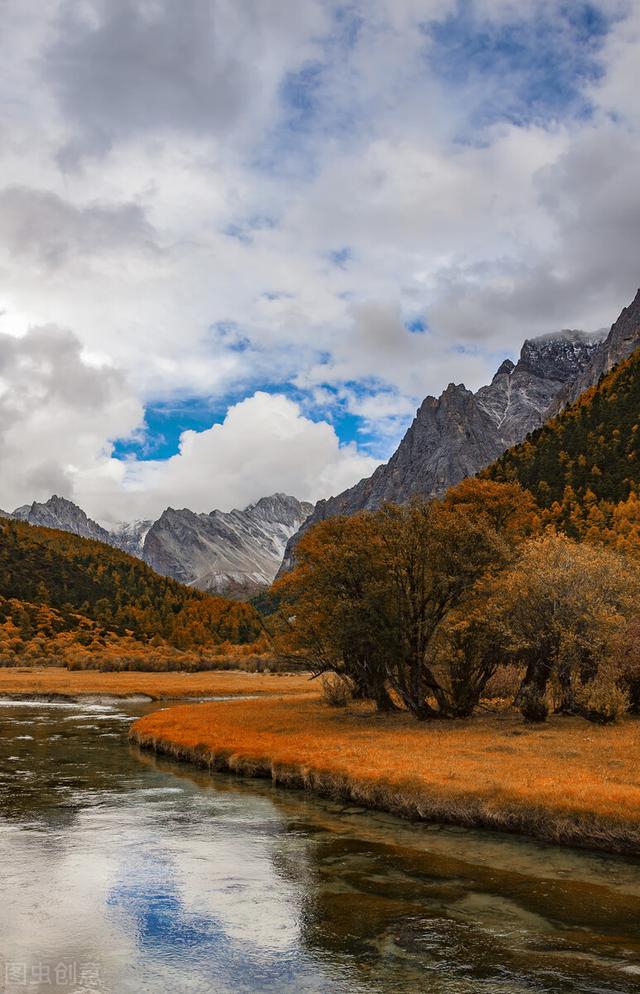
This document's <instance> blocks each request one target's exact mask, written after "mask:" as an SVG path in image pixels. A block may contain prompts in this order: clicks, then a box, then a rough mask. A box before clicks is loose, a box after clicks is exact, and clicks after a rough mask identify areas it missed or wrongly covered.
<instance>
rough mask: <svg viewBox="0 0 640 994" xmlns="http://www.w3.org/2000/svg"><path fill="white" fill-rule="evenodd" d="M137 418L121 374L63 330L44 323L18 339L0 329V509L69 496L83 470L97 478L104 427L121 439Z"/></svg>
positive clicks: (105, 451) (106, 449)
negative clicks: (95, 360) (89, 356)
mask: <svg viewBox="0 0 640 994" xmlns="http://www.w3.org/2000/svg"><path fill="white" fill-rule="evenodd" d="M142 416H143V409H142V405H141V404H140V401H139V400H138V398H137V397H135V396H134V395H133V393H132V392H131V390H130V389H129V387H128V385H127V383H126V380H125V377H124V376H123V374H122V373H121V372H120V371H119V370H116V369H113V368H109V367H101V368H100V367H96V366H93V365H91V364H89V363H88V362H87V361H86V359H84V358H83V356H82V350H81V345H80V342H79V341H78V339H77V338H76V337H75V336H74V335H73V334H72V333H71V332H69V331H66V330H64V329H61V328H57V327H55V326H51V325H50V326H46V327H39V328H33V329H32V330H31V331H30V332H29V333H28V334H27V335H25V336H24V337H23V338H16V337H13V336H11V335H6V334H0V465H2V474H1V477H0V506H2V507H3V508H4V509H5V510H13V508H14V507H15V506H16V505H17V504H19V503H23V502H25V501H27V500H29V501H31V500H42V499H46V498H47V497H50V496H51V494H52V493H58V494H60V495H61V496H67V497H72V496H74V495H75V494H76V488H77V481H78V479H79V478H80V477H81V476H82V475H83V474H84V475H88V476H93V475H95V476H96V477H98V476H100V475H101V474H104V473H105V469H106V468H107V467H108V465H109V462H110V459H109V457H110V449H111V447H110V444H109V435H108V434H106V433H105V427H106V426H108V428H107V431H108V432H111V433H113V434H112V436H111V437H117V436H127V435H129V434H130V433H131V432H132V431H134V430H135V428H136V427H137V426H138V425H139V424H140V423H141V421H142ZM114 468H115V469H117V466H116V467H114Z"/></svg>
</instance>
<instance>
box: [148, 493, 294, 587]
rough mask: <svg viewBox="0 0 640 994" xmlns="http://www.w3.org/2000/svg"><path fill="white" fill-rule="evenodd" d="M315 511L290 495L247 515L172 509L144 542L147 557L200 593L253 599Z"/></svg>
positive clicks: (269, 500)
mask: <svg viewBox="0 0 640 994" xmlns="http://www.w3.org/2000/svg"><path fill="white" fill-rule="evenodd" d="M312 510H313V505H311V504H306V503H303V502H300V501H298V500H296V499H295V497H287V496H286V495H285V494H274V495H273V496H271V497H263V498H262V499H261V500H259V501H258V502H257V503H256V504H251V505H250V506H249V507H247V508H245V509H244V510H243V511H240V510H233V511H229V512H223V511H211V513H210V514H196V513H194V512H193V511H189V510H186V509H183V510H181V511H176V510H174V509H173V508H167V510H166V511H165V512H164V513H163V514H162V515H161V517H160V518H159V519H158V520H157V521H156V522H155V523H154V524H153V525H152V526H151V528H150V530H149V532H148V534H147V536H146V538H145V540H144V547H143V558H144V560H145V562H147V563H149V565H151V566H152V567H153V568H154V569H155V570H156V572H158V573H162V574H163V575H166V576H172V577H174V578H175V579H177V580H180V581H181V582H183V583H188V584H190V585H192V586H194V587H197V588H198V589H200V590H208V591H215V592H217V593H221V592H225V593H227V594H231V595H233V596H238V597H241V596H251V595H252V594H255V593H257V592H258V591H260V590H261V589H263V588H265V587H267V586H269V584H270V583H271V582H272V581H273V579H274V577H275V575H276V572H277V570H278V567H279V565H280V563H281V562H282V557H283V554H284V551H285V548H286V545H287V541H288V539H289V538H290V537H291V535H293V534H294V533H295V532H297V531H298V529H299V528H300V526H301V525H302V524H303V522H304V521H305V519H306V518H307V517H308V516H309V514H310V513H311V512H312Z"/></svg>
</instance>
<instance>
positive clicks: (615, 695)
mask: <svg viewBox="0 0 640 994" xmlns="http://www.w3.org/2000/svg"><path fill="white" fill-rule="evenodd" d="M575 700H576V704H577V706H578V708H579V712H580V714H581V715H582V716H583V717H584V718H586V719H587V720H588V721H595V722H597V723H598V724H601V725H608V724H611V723H612V722H614V721H618V719H619V718H621V717H622V715H623V714H624V713H625V712H626V711H628V710H629V703H630V701H629V692H628V691H627V690H625V689H624V688H622V687H621V686H620V676H619V673H618V672H617V671H616V669H615V668H614V667H613V666H611V665H610V664H602V665H601V666H599V667H598V671H597V673H596V675H595V676H594V678H593V679H592V680H589V681H588V683H583V684H582V685H581V686H580V687H578V689H577V690H576V692H575Z"/></svg>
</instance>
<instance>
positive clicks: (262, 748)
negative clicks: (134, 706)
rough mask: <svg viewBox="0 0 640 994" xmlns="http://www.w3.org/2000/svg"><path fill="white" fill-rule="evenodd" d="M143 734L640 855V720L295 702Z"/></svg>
mask: <svg viewBox="0 0 640 994" xmlns="http://www.w3.org/2000/svg"><path fill="white" fill-rule="evenodd" d="M132 738H133V740H134V741H135V742H137V743H138V744H139V745H140V746H142V747H147V748H154V749H156V750H157V751H159V752H163V753H166V754H168V755H171V756H173V757H175V758H178V759H185V760H189V761H192V762H196V763H198V764H200V765H203V766H207V767H209V768H211V769H217V770H230V771H232V772H236V773H241V774H246V775H249V776H267V777H270V778H272V779H273V780H274V781H276V782H278V783H282V784H284V785H289V786H295V787H304V788H309V789H312V790H315V791H316V792H318V793H321V794H324V795H327V796H332V797H337V798H344V799H347V800H349V801H353V802H356V803H358V804H362V805H365V806H369V807H375V808H380V809H383V810H386V811H390V812H392V813H395V814H400V815H404V816H407V817H412V818H419V819H431V820H439V821H446V822H452V823H457V824H464V825H477V826H484V827H490V828H495V829H500V830H507V831H518V832H523V833H526V834H529V835H533V836H536V837H538V838H541V839H545V840H547V841H552V842H560V843H566V844H573V845H584V846H589V847H593V848H599V849H603V850H607V851H612V852H625V853H629V852H631V853H635V854H638V853H640V768H639V766H638V761H637V757H638V754H639V747H640V721H639V720H637V719H631V718H629V719H627V720H626V721H624V722H623V723H622V724H621V725H618V726H607V727H603V726H596V725H590V724H587V723H586V722H584V721H581V720H580V719H574V718H553V719H552V720H550V721H549V722H548V723H547V724H545V725H543V726H540V727H532V726H527V725H525V724H523V722H522V719H521V718H520V717H519V716H518V715H515V714H511V713H502V714H496V715H491V716H488V715H481V716H478V717H474V718H473V719H472V720H470V721H455V722H440V723H434V724H418V723H417V722H415V721H414V720H412V719H411V718H409V717H405V716H391V717H381V716H376V715H373V714H371V713H370V712H369V711H368V709H367V708H365V707H364V706H362V707H361V706H352V707H351V708H349V709H347V710H345V711H336V710H331V709H329V708H327V707H326V705H324V704H322V702H320V701H319V700H315V699H309V698H298V697H294V698H289V699H286V698H278V699H274V700H270V701H269V702H268V703H265V701H260V700H255V701H230V702H226V703H204V704H198V705H193V704H191V705H183V706H178V707H172V708H168V709H166V710H163V711H160V712H155V713H153V714H150V715H148V716H146V717H144V718H142V719H140V720H139V721H137V722H136V723H135V724H134V726H133V729H132Z"/></svg>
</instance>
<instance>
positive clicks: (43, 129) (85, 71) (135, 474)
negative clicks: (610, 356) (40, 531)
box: [0, 0, 640, 525]
mask: <svg viewBox="0 0 640 994" xmlns="http://www.w3.org/2000/svg"><path fill="white" fill-rule="evenodd" d="M1 9H2V19H3V72H2V77H1V79H0V467H1V469H2V472H1V473H0V507H3V508H4V509H5V510H12V509H13V508H14V507H16V506H18V505H20V504H23V503H27V502H31V501H32V500H43V499H47V498H48V497H49V496H50V495H51V494H53V493H57V494H58V495H60V496H65V497H68V498H69V499H71V500H74V501H76V502H77V503H79V504H80V505H81V506H82V507H83V508H84V509H85V510H86V511H87V513H89V514H90V515H91V516H92V517H94V518H96V519H97V520H99V521H101V522H103V523H105V524H107V525H108V524H113V523H115V522H117V521H120V520H132V519H134V518H147V517H156V516H157V515H159V514H160V513H161V512H162V510H163V509H164V508H165V507H167V506H169V505H170V506H173V507H190V508H192V509H193V510H195V511H210V510H212V509H213V508H214V507H219V508H221V509H223V510H228V509H230V508H232V507H243V506H245V505H246V504H248V503H250V502H253V501H255V500H257V499H259V498H260V497H261V496H263V495H265V494H270V493H274V492H276V491H281V492H285V493H290V494H293V495H295V496H297V497H299V498H300V499H304V500H316V499H318V498H321V497H327V496H329V495H331V494H334V493H337V492H339V491H341V490H343V489H345V488H346V487H348V486H350V485H352V484H353V483H355V482H356V481H357V480H359V479H360V478H361V477H363V476H367V475H369V474H370V473H371V472H372V470H373V469H374V468H375V466H376V465H377V464H378V463H379V462H380V461H383V460H386V459H387V458H388V457H389V455H390V454H391V453H392V452H393V451H394V449H395V447H396V446H397V444H398V441H399V440H400V438H401V437H402V435H403V433H404V431H405V430H406V428H407V426H408V425H409V424H410V422H411V419H412V417H413V416H414V414H415V410H416V407H417V406H418V405H419V403H420V402H421V400H422V399H423V398H424V396H426V395H427V394H429V393H432V394H436V395H437V394H438V393H440V391H441V390H442V389H444V387H446V385H447V384H448V383H449V382H451V381H453V382H456V383H460V382H463V383H465V384H466V385H467V387H469V388H470V389H476V388H477V387H479V386H480V385H481V384H483V383H485V382H488V381H489V380H490V379H491V376H492V374H493V373H494V372H495V370H496V369H497V367H498V366H499V365H500V362H501V361H502V359H503V358H504V357H505V356H510V357H514V356H516V355H517V353H518V352H519V349H520V347H521V344H522V342H523V340H524V339H525V338H527V337H532V336H535V335H538V334H544V333H548V332H552V331H558V330H560V329H563V328H581V329H584V330H587V331H590V330H596V329H600V328H603V327H608V326H609V325H611V323H612V322H613V321H614V320H615V318H616V317H617V315H618V314H619V312H620V310H621V309H622V307H623V306H625V305H626V304H627V303H629V301H630V300H631V299H632V298H633V296H634V294H635V292H636V289H637V287H638V285H639V284H640V251H639V249H640V182H639V177H640V102H639V101H638V99H637V84H638V65H640V0H599V2H593V3H582V2H577V0H570V2H566V3H565V2H556V3H552V2H547V0H366V2H365V0H354V2H342V3H340V2H338V3H336V2H332V0H180V2H179V3H177V2H175V0H48V2H47V3H42V2H41V0H2V4H1Z"/></svg>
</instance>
